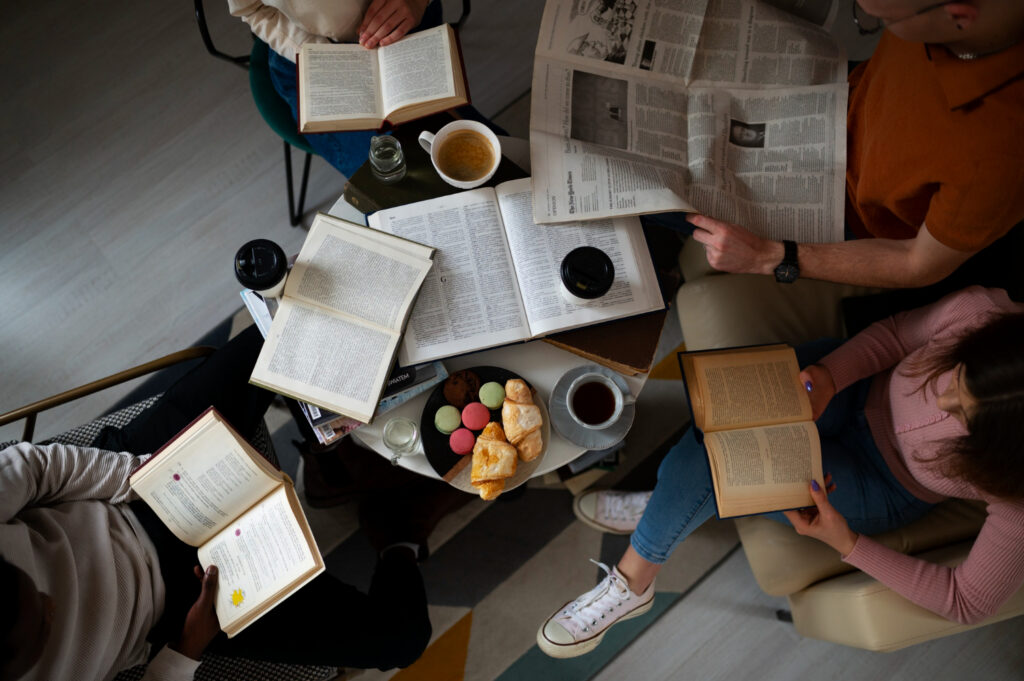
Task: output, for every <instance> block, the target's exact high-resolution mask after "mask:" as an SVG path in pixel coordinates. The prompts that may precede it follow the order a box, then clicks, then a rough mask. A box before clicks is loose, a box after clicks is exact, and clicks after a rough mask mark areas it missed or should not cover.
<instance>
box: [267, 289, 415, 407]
mask: <svg viewBox="0 0 1024 681" xmlns="http://www.w3.org/2000/svg"><path fill="white" fill-rule="evenodd" d="M399 338H400V334H399V333H397V332H395V331H389V330H387V329H383V328H381V327H379V326H376V325H373V324H369V323H366V322H361V321H359V320H358V319H355V318H352V317H346V316H343V315H340V314H337V313H333V312H330V311H329V310H325V309H324V308H320V307H315V306H313V305H307V304H305V303H301V302H294V301H291V300H289V299H288V298H284V299H282V300H281V306H280V308H279V309H278V311H277V315H275V316H274V322H273V323H272V324H271V326H270V335H269V336H268V337H267V340H266V342H265V343H264V346H263V350H262V351H261V352H260V356H259V358H258V359H257V360H256V366H255V368H254V369H253V372H252V377H251V378H250V379H249V380H250V382H251V383H254V384H256V385H261V386H264V387H266V388H268V389H270V390H274V391H276V392H280V393H283V394H285V395H290V396H292V397H295V398H296V399H299V400H302V401H304V402H310V403H312V404H315V405H317V406H320V407H324V408H325V409H329V410H330V411H333V412H336V413H339V414H345V415H347V416H351V417H353V418H355V419H358V420H360V421H363V422H364V423H366V422H368V421H369V420H370V418H371V417H372V416H373V413H374V410H375V409H376V407H377V402H378V400H379V399H380V393H381V392H382V391H383V389H384V383H385V382H386V381H387V377H388V375H389V374H390V372H391V364H392V359H393V358H394V355H395V351H396V348H397V346H398V341H399Z"/></svg>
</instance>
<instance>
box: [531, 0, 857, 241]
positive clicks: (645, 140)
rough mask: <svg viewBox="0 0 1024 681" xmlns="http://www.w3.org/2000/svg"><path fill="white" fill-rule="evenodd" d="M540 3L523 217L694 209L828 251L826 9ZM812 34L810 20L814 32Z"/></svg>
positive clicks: (615, 1)
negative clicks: (529, 192) (528, 203)
mask: <svg viewBox="0 0 1024 681" xmlns="http://www.w3.org/2000/svg"><path fill="white" fill-rule="evenodd" d="M775 3H776V4H780V5H786V6H789V7H791V8H793V9H797V10H800V9H802V10H805V11H807V12H809V14H808V16H809V17H810V18H811V19H813V20H814V21H815V22H816V23H812V22H810V21H806V20H803V19H800V18H798V17H796V16H794V15H792V14H789V13H787V12H785V11H782V10H781V9H779V8H777V7H774V6H772V5H770V4H766V3H764V2H758V1H757V0H548V2H547V5H546V6H545V10H544V17H543V20H542V23H541V30H540V37H539V38H538V42H537V50H536V60H535V62H534V79H533V92H532V105H531V106H532V110H531V115H530V153H531V165H532V168H533V191H534V206H533V208H534V218H535V220H536V222H538V223H557V222H564V221H569V220H587V219H595V218H607V217H614V216H620V215H638V214H644V213H658V212H664V211H687V212H699V213H706V214H708V215H711V216H713V217H716V218H719V219H721V220H726V221H729V222H735V223H738V224H742V225H744V226H746V227H748V228H750V229H751V230H752V231H754V232H755V233H757V234H759V235H761V236H764V237H766V238H772V239H779V238H790V239H797V240H799V241H817V242H823V241H840V240H842V238H843V212H844V180H845V178H844V173H845V168H846V96H847V85H846V68H847V65H846V56H845V54H844V51H843V49H842V48H841V47H840V46H839V45H838V44H837V43H836V42H835V40H834V39H833V38H832V37H831V36H830V35H829V34H828V33H827V32H826V31H825V29H824V28H822V26H827V25H829V24H830V23H831V22H832V21H833V20H834V17H835V12H836V7H835V6H836V4H837V3H835V2H821V3H812V4H811V5H810V6H805V4H806V3H805V2H803V0H775ZM817 24H821V25H817Z"/></svg>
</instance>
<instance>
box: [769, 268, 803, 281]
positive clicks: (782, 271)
mask: <svg viewBox="0 0 1024 681" xmlns="http://www.w3.org/2000/svg"><path fill="white" fill-rule="evenodd" d="M799 276H800V268H799V267H797V266H796V265H791V264H789V263H782V264H781V265H779V266H778V267H776V268H775V280H776V281H779V282H782V283H784V284H788V283H791V282H794V281H796V278H797V277H799Z"/></svg>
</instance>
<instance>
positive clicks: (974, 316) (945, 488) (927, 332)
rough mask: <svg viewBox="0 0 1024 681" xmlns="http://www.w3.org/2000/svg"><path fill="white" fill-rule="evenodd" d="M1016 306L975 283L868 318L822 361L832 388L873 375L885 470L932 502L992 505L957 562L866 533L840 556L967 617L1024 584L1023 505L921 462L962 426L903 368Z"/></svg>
mask: <svg viewBox="0 0 1024 681" xmlns="http://www.w3.org/2000/svg"><path fill="white" fill-rule="evenodd" d="M1021 311H1024V305H1021V304H1017V303H1014V302H1013V301H1011V300H1010V299H1009V297H1008V296H1007V295H1006V292H1005V291H1003V290H1001V289H984V288H981V287H979V286H972V287H970V288H967V289H964V290H963V291H960V292H958V293H954V294H951V295H949V296H947V297H945V298H943V299H942V300H940V301H939V302H937V303H934V304H932V305H929V306H927V307H923V308H920V309H917V310H913V311H910V312H903V313H900V314H897V315H895V316H893V317H891V318H889V319H886V320H884V321H881V322H878V323H876V324H873V325H872V326H870V327H868V328H867V329H865V330H864V331H862V332H861V333H859V334H857V335H856V336H855V337H853V338H852V339H850V341H849V342H847V343H845V344H843V345H842V346H841V347H840V348H838V349H837V350H835V351H834V352H832V353H831V354H829V355H828V356H827V357H825V358H824V359H823V360H822V361H821V364H823V365H824V366H825V367H826V368H827V369H828V370H829V372H831V374H832V378H833V380H834V381H835V384H836V391H837V392H838V391H840V390H842V389H843V388H846V387H847V386H849V385H851V384H852V383H854V382H856V381H857V380H859V379H862V378H865V377H868V376H874V379H873V380H872V383H871V389H870V392H869V394H868V399H867V404H866V406H865V414H866V416H867V420H868V424H869V425H870V427H871V433H872V435H873V436H874V438H875V442H876V443H877V445H878V448H879V449H880V450H881V452H882V454H883V455H884V456H885V460H886V462H887V463H888V464H889V468H890V469H891V470H892V472H893V474H894V475H895V476H896V478H897V479H898V480H899V481H900V482H901V483H902V484H903V485H904V486H905V487H906V488H907V489H908V490H909V491H910V492H912V493H913V494H914V495H915V496H917V497H919V498H921V499H924V500H925V501H931V502H937V501H940V500H942V499H944V498H949V497H954V498H958V499H980V500H983V501H985V502H986V503H987V504H988V517H987V518H986V520H985V524H984V525H983V526H982V528H981V532H980V533H979V534H978V537H977V539H975V541H974V546H973V547H972V548H971V552H970V554H969V555H968V557H967V559H966V560H965V561H964V562H963V563H962V564H961V565H959V566H957V567H955V568H949V567H944V566H941V565H936V564H934V563H929V562H926V561H923V560H919V559H917V558H914V557H911V556H906V555H903V554H901V553H899V552H897V551H893V550H892V549H888V548H886V547H884V546H882V545H881V544H879V543H878V542H876V541H873V540H872V539H870V538H869V537H865V536H863V535H862V536H861V537H860V538H859V539H858V540H857V544H856V545H855V546H854V549H853V551H851V552H850V555H848V556H846V558H845V560H846V562H847V563H849V564H850V565H853V566H855V567H857V568H859V569H861V570H863V571H864V572H866V573H868V574H869V575H871V576H872V577H874V578H875V579H877V580H879V581H880V582H882V583H883V584H885V585H887V586H888V587H889V588H891V589H893V590H894V591H896V592H897V593H899V594H902V595H903V596H905V597H906V598H908V599H909V600H911V601H913V602H914V603H917V604H918V605H920V606H922V607H924V608H927V609H929V610H931V611H933V612H936V613H938V614H940V615H942V616H943V617H946V618H947V619H951V620H955V621H957V622H961V623H965V624H973V623H975V622H978V621H981V620H983V619H985V618H987V617H989V616H990V615H992V614H993V613H995V612H996V610H998V609H999V606H1000V605H1002V604H1003V602H1005V601H1006V599H1008V598H1009V597H1010V596H1011V595H1013V594H1014V593H1015V592H1016V591H1017V589H1018V588H1019V587H1020V586H1021V584H1022V582H1024V503H1020V502H1009V501H1004V500H1000V499H997V498H995V497H992V496H991V495H989V494H987V493H985V492H983V491H982V490H980V489H977V488H976V487H973V486H971V485H969V484H968V483H966V482H964V481H962V480H958V479H953V478H947V477H943V476H942V475H940V474H939V473H937V472H936V471H935V470H933V469H932V468H930V467H929V466H928V465H927V463H922V462H921V461H919V460H918V459H919V458H924V459H927V458H930V457H931V456H932V455H934V454H935V452H936V451H937V450H938V448H939V446H940V445H941V443H942V441H943V440H946V439H948V438H951V437H957V436H959V435H964V434H966V429H965V428H964V427H963V425H961V423H960V422H959V421H958V420H957V419H956V418H955V417H953V416H952V415H951V414H948V413H946V412H944V411H942V410H941V409H939V408H938V407H937V406H936V405H935V395H934V394H933V393H932V391H931V390H930V389H928V388H926V389H925V390H920V391H919V390H917V388H918V387H919V385H920V383H921V380H922V379H921V378H908V377H907V376H904V375H903V374H902V373H901V370H903V369H905V368H906V364H907V362H908V360H910V361H912V360H914V359H915V358H918V357H921V356H923V355H927V354H928V353H931V352H934V351H935V350H936V348H937V347H938V345H939V344H941V343H942V342H943V341H948V340H949V339H950V337H953V336H956V335H959V334H961V333H963V332H964V331H965V330H968V329H973V328H977V327H979V326H981V325H982V324H983V323H984V322H985V321H986V320H988V319H990V318H991V316H992V315H993V314H999V313H1003V312H1021ZM951 380H952V372H948V373H947V374H945V375H943V376H940V377H939V379H938V381H937V385H936V387H937V388H938V391H939V393H941V392H942V391H943V390H945V389H946V388H947V387H948V386H949V382H950V381H951ZM837 482H838V483H839V484H840V485H841V484H843V483H842V481H841V480H839V481H837Z"/></svg>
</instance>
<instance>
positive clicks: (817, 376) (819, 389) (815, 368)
mask: <svg viewBox="0 0 1024 681" xmlns="http://www.w3.org/2000/svg"><path fill="white" fill-rule="evenodd" d="M800 382H801V383H803V384H804V387H806V388H807V393H808V396H809V397H810V398H811V418H813V419H814V420H815V421H817V420H818V417H819V416H821V415H822V413H823V412H824V411H825V407H827V406H828V403H829V402H831V401H832V398H833V397H835V396H836V382H835V381H833V380H832V374H831V373H829V370H828V369H826V368H825V367H823V366H821V365H820V364H812V365H810V366H807V367H804V370H803V371H801V372H800Z"/></svg>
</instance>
